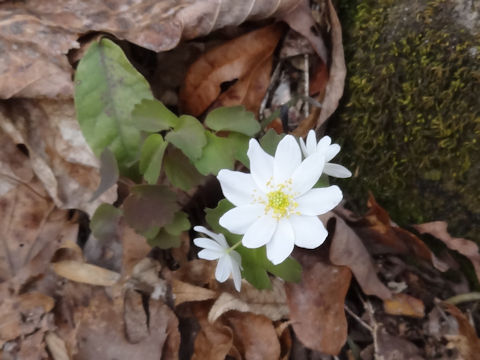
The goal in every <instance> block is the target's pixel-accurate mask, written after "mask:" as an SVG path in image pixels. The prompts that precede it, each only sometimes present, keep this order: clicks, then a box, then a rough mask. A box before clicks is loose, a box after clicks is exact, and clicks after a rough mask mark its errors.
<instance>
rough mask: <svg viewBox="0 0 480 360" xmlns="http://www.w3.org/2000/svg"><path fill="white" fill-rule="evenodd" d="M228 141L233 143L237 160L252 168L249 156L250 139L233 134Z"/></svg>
mask: <svg viewBox="0 0 480 360" xmlns="http://www.w3.org/2000/svg"><path fill="white" fill-rule="evenodd" d="M228 139H229V140H230V142H231V146H232V148H233V157H234V158H235V160H238V161H240V162H241V163H242V164H243V165H245V166H246V167H248V168H250V160H249V159H248V156H247V151H248V142H249V141H250V137H248V136H245V135H242V134H238V133H234V132H232V133H230V134H229V135H228Z"/></svg>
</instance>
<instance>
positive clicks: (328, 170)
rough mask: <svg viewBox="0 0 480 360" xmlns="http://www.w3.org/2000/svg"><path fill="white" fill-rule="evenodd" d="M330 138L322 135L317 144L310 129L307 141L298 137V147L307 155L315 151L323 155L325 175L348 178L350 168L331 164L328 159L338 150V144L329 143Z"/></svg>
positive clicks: (350, 174) (313, 132)
mask: <svg viewBox="0 0 480 360" xmlns="http://www.w3.org/2000/svg"><path fill="white" fill-rule="evenodd" d="M331 142H332V139H330V137H329V136H324V137H323V138H321V139H320V141H319V142H318V144H317V138H316V136H315V131H313V130H310V131H309V132H308V135H307V142H306V144H305V142H304V141H303V139H302V138H300V147H301V148H302V152H303V155H304V156H305V157H309V156H311V155H313V154H315V153H320V154H323V155H324V156H325V167H324V169H323V172H324V173H325V174H327V175H330V176H333V177H337V178H348V177H350V176H352V173H351V172H350V170H348V169H347V168H346V167H344V166H342V165H339V164H332V163H330V162H329V161H330V160H332V159H333V158H334V157H335V156H336V155H337V154H338V152H339V151H340V145H338V144H331Z"/></svg>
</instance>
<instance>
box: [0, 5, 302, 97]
mask: <svg viewBox="0 0 480 360" xmlns="http://www.w3.org/2000/svg"><path fill="white" fill-rule="evenodd" d="M300 2H301V0H281V1H276V2H266V1H259V0H249V1H240V2H239V1H235V0H225V1H213V0H208V1H194V2H192V1H190V0H181V1H177V0H162V1H156V0H147V1H142V2H140V3H135V4H133V5H132V4H131V3H130V2H127V1H125V0H121V1H116V2H113V3H108V4H107V3H105V2H103V1H98V0H87V1H81V2H78V1H76V0H66V1H64V0H53V1H47V2H45V1H39V0H28V1H23V2H7V3H2V4H0V6H1V8H0V10H1V12H2V18H1V19H0V33H1V34H2V38H1V39H0V47H1V48H2V49H4V50H5V51H4V52H3V54H4V56H3V61H2V62H0V74H1V75H0V98H3V99H6V98H9V97H12V96H18V97H37V96H42V97H51V98H53V97H63V98H65V97H67V98H69V97H71V96H72V92H73V84H72V81H71V73H72V68H71V66H70V64H69V63H68V60H67V57H66V56H65V55H66V54H67V53H68V51H69V50H70V49H72V48H78V47H79V43H78V42H77V39H78V37H79V35H80V34H85V33H88V32H91V31H101V32H107V33H110V34H113V35H115V36H116V37H118V38H120V39H126V40H129V41H131V42H133V43H135V44H137V45H140V46H142V47H145V48H147V49H150V50H153V51H156V52H159V51H166V50H170V49H172V48H174V47H175V46H176V45H177V44H178V43H179V41H180V40H181V39H192V38H195V37H198V36H203V35H207V34H208V33H210V32H212V31H214V30H216V29H219V28H222V27H224V26H227V25H239V24H241V23H242V22H244V21H246V20H260V19H265V18H268V17H274V16H280V14H285V13H288V11H289V10H291V9H292V8H294V7H295V6H296V5H297V4H298V3H300Z"/></svg>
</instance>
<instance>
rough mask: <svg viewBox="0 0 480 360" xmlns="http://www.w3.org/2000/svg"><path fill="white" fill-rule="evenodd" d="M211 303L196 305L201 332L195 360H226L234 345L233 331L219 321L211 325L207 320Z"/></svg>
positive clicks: (195, 309) (194, 305)
mask: <svg viewBox="0 0 480 360" xmlns="http://www.w3.org/2000/svg"><path fill="white" fill-rule="evenodd" d="M210 306H211V302H208V301H205V302H201V303H195V304H193V306H192V310H193V313H194V315H195V318H196V319H197V321H198V323H199V325H200V328H201V329H200V331H199V332H198V334H197V337H196V338H195V344H194V349H193V356H192V359H193V360H203V359H211V360H224V359H225V357H226V356H227V354H228V353H229V352H230V350H231V348H232V345H233V332H232V329H231V328H229V327H228V326H226V325H223V324H222V323H220V322H219V321H216V322H215V323H213V324H212V323H211V322H210V321H208V319H207V314H208V310H209V308H210Z"/></svg>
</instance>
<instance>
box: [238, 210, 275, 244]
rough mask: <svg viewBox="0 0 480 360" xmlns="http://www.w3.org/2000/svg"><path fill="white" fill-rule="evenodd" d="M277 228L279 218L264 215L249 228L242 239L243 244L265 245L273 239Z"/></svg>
mask: <svg viewBox="0 0 480 360" xmlns="http://www.w3.org/2000/svg"><path fill="white" fill-rule="evenodd" d="M276 228H277V220H275V219H274V218H273V217H271V216H269V215H264V216H262V217H261V218H260V219H258V220H257V221H255V222H254V223H253V224H252V226H250V227H249V228H248V230H247V232H246V233H245V235H244V236H243V239H242V244H243V246H245V247H247V248H258V247H260V246H263V245H265V244H266V243H268V242H269V241H270V240H271V238H272V235H273V233H274V232H275V229H276Z"/></svg>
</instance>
